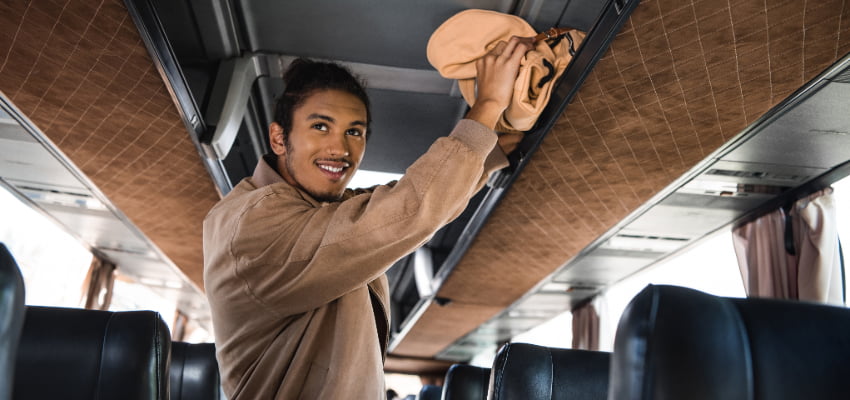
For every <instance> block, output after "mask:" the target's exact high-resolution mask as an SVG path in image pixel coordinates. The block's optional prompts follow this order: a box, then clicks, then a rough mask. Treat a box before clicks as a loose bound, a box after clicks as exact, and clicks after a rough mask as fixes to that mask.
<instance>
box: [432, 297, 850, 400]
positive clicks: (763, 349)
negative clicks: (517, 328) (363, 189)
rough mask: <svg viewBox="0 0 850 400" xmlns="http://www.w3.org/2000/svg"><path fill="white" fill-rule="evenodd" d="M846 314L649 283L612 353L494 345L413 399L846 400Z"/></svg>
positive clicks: (849, 328) (849, 320)
mask: <svg viewBox="0 0 850 400" xmlns="http://www.w3.org/2000/svg"><path fill="white" fill-rule="evenodd" d="M848 360H850V310H848V309H847V308H844V307H834V306H827V305H822V304H814V303H806V302H799V301H784V300H772V299H757V298H749V299H737V298H724V297H717V296H712V295H709V294H706V293H703V292H699V291H696V290H692V289H687V288H682V287H676V286H664V285H650V286H648V287H647V288H645V289H644V290H643V291H642V292H641V293H639V294H638V295H637V296H636V297H635V298H634V299H633V300H632V301H631V303H630V304H629V306H628V307H627V308H626V311H625V312H624V314H623V316H622V318H621V319H620V322H619V325H618V327H617V333H616V338H615V344H614V351H613V352H612V353H609V352H593V351H582V350H571V349H554V348H546V347H542V346H535V345H531V344H525V343H510V344H507V345H505V346H503V347H502V349H500V351H499V353H498V354H497V356H496V359H495V360H494V362H493V366H492V368H478V367H473V366H468V365H455V366H452V367H451V368H450V369H449V371H448V373H447V375H446V378H445V381H444V385H443V387H442V388H438V387H427V386H426V387H423V389H422V391H421V392H420V394H419V397H418V399H419V400H433V399H443V400H484V399H489V400H502V399H528V400H552V399H559V400H560V399H563V400H567V399H577V400H596V399H599V400H602V399H609V400H650V399H690V400H714V399H724V400H768V399H769V400H798V399H836V398H847V396H848V393H850V389H848V386H847V377H848V376H850V362H848Z"/></svg>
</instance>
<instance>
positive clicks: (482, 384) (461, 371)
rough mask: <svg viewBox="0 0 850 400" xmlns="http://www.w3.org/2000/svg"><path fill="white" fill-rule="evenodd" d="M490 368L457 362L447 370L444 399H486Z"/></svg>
mask: <svg viewBox="0 0 850 400" xmlns="http://www.w3.org/2000/svg"><path fill="white" fill-rule="evenodd" d="M489 383H490V368H481V367H475V366H472V365H462V364H455V365H452V366H451V367H450V368H449V370H448V372H446V380H445V382H444V383H443V398H442V400H485V399H487V386H488V385H489Z"/></svg>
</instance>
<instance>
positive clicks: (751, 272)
mask: <svg viewBox="0 0 850 400" xmlns="http://www.w3.org/2000/svg"><path fill="white" fill-rule="evenodd" d="M836 221H837V216H836V210H835V204H834V199H833V196H832V188H826V189H823V190H821V191H818V192H816V193H813V194H811V195H809V196H808V197H805V198H803V199H800V200H798V201H796V202H795V203H794V204H793V205H791V206H790V207H787V208H781V209H779V210H776V211H773V212H771V213H770V214H767V215H764V216H762V217H760V218H758V219H756V220H755V221H752V222H749V223H747V224H745V225H743V226H740V227H738V228H735V229H734V230H733V231H732V240H733V242H734V246H735V254H736V256H737V258H738V266H739V268H740V269H741V276H742V277H743V279H744V288H745V289H746V291H747V295H748V296H752V297H771V298H778V299H795V300H806V301H816V302H821V303H827V304H834V305H844V288H843V283H844V282H843V272H842V265H841V255H840V251H841V250H840V244H839V242H838V230H837V224H836Z"/></svg>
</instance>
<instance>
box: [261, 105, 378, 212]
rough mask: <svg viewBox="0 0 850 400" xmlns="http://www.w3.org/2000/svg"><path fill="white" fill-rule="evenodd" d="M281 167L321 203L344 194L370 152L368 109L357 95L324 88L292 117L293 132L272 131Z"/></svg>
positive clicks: (274, 127) (290, 180) (275, 126)
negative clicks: (365, 156) (364, 154)
mask: <svg viewBox="0 0 850 400" xmlns="http://www.w3.org/2000/svg"><path fill="white" fill-rule="evenodd" d="M269 138H270V140H271V146H272V150H273V151H274V152H275V154H277V155H278V161H277V169H278V171H279V172H280V174H281V176H283V179H284V180H286V181H287V182H288V183H289V184H290V185H292V186H295V187H297V188H300V189H302V190H304V191H306V192H307V193H309V194H310V195H311V196H313V198H315V199H316V200H319V201H335V200H338V199H339V198H340V196H342V193H343V191H345V187H346V185H347V184H348V181H350V180H351V178H352V177H353V176H354V172H355V171H356V170H357V167H358V166H360V160H362V159H363V153H364V152H365V150H366V106H365V105H364V104H363V102H361V101H360V99H358V98H357V97H355V96H354V95H352V94H350V93H347V92H343V91H339V90H319V91H316V92H314V93H313V94H311V95H310V96H309V97H307V99H306V100H305V101H304V102H303V103H302V104H301V105H300V106H298V107H297V108H296V109H295V110H294V112H293V113H292V131H291V132H283V128H282V127H281V126H280V125H278V124H277V123H272V124H271V126H270V127H269Z"/></svg>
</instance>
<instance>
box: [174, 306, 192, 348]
mask: <svg viewBox="0 0 850 400" xmlns="http://www.w3.org/2000/svg"><path fill="white" fill-rule="evenodd" d="M188 324H189V316H188V315H186V314H183V313H182V312H181V311H180V310H177V312H175V313H174V324H173V326H174V331H173V332H171V340H172V341H175V342H182V341H183V339H185V338H186V325H188Z"/></svg>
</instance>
